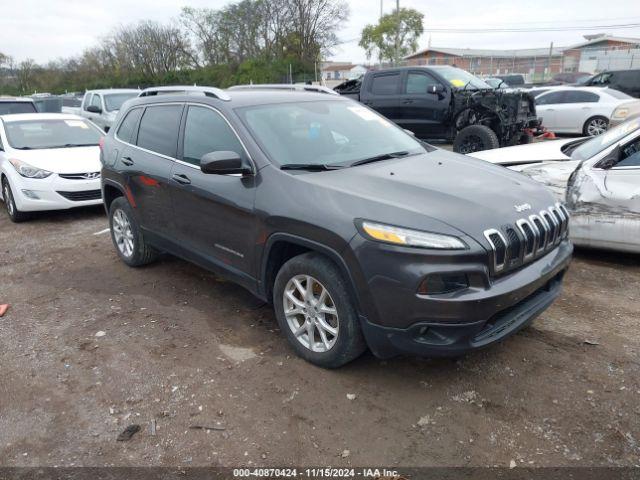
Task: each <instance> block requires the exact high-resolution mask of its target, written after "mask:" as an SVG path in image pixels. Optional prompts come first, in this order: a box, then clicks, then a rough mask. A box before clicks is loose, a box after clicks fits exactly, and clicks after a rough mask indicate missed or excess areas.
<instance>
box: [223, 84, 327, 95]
mask: <svg viewBox="0 0 640 480" xmlns="http://www.w3.org/2000/svg"><path fill="white" fill-rule="evenodd" d="M228 90H290V91H293V92H317V93H328V94H331V95H339V94H338V92H336V91H335V90H331V89H330V88H329V87H325V86H323V85H309V84H306V83H254V84H251V85H234V86H232V87H229V88H228Z"/></svg>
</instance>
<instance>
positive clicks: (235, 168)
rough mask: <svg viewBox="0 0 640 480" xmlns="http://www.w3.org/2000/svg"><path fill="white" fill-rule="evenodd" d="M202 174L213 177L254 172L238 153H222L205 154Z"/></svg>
mask: <svg viewBox="0 0 640 480" xmlns="http://www.w3.org/2000/svg"><path fill="white" fill-rule="evenodd" d="M200 170H202V173H209V174H212V175H233V174H241V175H248V174H250V173H253V170H252V169H251V167H250V166H249V165H247V164H246V163H245V162H244V161H243V160H242V158H240V155H238V154H237V153H236V152H230V151H220V152H209V153H205V154H204V155H203V156H202V158H201V159H200Z"/></svg>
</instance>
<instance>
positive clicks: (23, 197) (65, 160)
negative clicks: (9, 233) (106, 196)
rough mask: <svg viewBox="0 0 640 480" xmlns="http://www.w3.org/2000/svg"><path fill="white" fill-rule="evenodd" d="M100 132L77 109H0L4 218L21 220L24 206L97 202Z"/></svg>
mask: <svg viewBox="0 0 640 480" xmlns="http://www.w3.org/2000/svg"><path fill="white" fill-rule="evenodd" d="M102 135H104V132H103V131H102V130H100V129H99V128H98V127H96V126H95V125H94V124H92V123H91V122H89V121H87V120H85V119H83V118H81V117H78V116H76V115H65V114H58V113H29V114H21V115H1V116H0V179H1V182H2V188H1V189H0V191H1V192H2V196H1V198H2V200H3V201H4V204H5V207H6V210H7V213H8V214H9V218H11V220H13V221H14V222H20V221H23V220H26V219H27V218H28V212H34V211H40V210H63V209H68V208H73V207H81V206H86V205H99V204H101V203H102V195H101V192H100V168H101V164H100V147H99V146H98V144H99V141H100V137H101V136H102Z"/></svg>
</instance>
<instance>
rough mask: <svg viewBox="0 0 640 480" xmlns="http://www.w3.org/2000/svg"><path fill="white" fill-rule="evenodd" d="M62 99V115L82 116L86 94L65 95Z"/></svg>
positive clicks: (61, 96)
mask: <svg viewBox="0 0 640 480" xmlns="http://www.w3.org/2000/svg"><path fill="white" fill-rule="evenodd" d="M60 98H61V99H62V113H68V114H71V115H80V112H81V110H82V99H83V98H84V94H78V93H65V94H63V95H60Z"/></svg>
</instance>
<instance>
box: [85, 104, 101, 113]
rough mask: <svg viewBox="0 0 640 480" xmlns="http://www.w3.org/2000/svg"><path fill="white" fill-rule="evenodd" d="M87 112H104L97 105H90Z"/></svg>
mask: <svg viewBox="0 0 640 480" xmlns="http://www.w3.org/2000/svg"><path fill="white" fill-rule="evenodd" d="M87 112H91V113H102V109H101V108H100V107H98V106H96V105H89V106H88V107H87Z"/></svg>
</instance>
